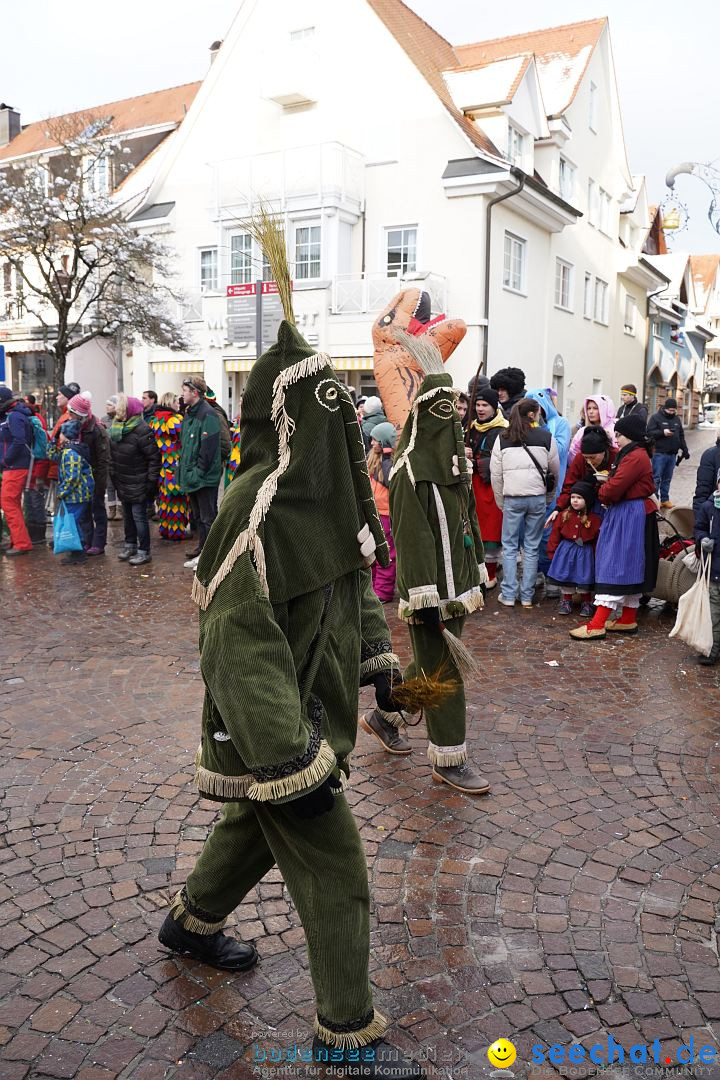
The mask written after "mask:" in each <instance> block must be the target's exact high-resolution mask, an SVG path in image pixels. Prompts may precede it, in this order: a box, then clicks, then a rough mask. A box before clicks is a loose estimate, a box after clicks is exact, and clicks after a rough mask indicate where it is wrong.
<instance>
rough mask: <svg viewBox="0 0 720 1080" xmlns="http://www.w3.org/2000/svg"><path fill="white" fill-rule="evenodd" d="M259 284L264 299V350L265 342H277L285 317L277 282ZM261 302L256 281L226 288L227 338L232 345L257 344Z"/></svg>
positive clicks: (261, 343)
mask: <svg viewBox="0 0 720 1080" xmlns="http://www.w3.org/2000/svg"><path fill="white" fill-rule="evenodd" d="M257 284H260V296H261V297H262V311H261V314H262V341H261V342H260V347H261V348H262V345H263V343H264V344H267V345H270V344H272V342H274V341H275V340H276V338H277V335H278V330H279V328H280V323H281V322H282V320H283V318H284V317H285V316H284V312H283V307H282V303H281V301H280V297H279V295H278V287H277V283H276V282H275V281H263V282H262V283H260V282H258V283H257ZM258 299H259V297H258V290H257V285H256V283H254V282H252V283H251V282H248V283H247V284H244V285H228V286H227V338H228V341H229V342H231V343H232V344H233V345H249V344H250V343H251V342H255V341H256V338H257V328H256V320H257V306H258ZM259 351H260V350H258V354H259Z"/></svg>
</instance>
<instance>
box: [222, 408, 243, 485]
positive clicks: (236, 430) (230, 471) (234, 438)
mask: <svg viewBox="0 0 720 1080" xmlns="http://www.w3.org/2000/svg"><path fill="white" fill-rule="evenodd" d="M230 443H231V450H230V457H229V458H228V460H227V465H226V466H225V486H226V487H227V485H228V484H229V483H230V481H231V480H232V479H233V477H234V476H235V473H236V472H237V470H238V465H239V464H240V421H239V420H235V421H234V422H233V423H232V424H231V425H230Z"/></svg>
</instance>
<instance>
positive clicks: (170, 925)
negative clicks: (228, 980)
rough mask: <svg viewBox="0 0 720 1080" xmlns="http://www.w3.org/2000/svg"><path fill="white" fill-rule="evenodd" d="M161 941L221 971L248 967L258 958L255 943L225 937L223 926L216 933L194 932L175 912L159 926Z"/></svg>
mask: <svg viewBox="0 0 720 1080" xmlns="http://www.w3.org/2000/svg"><path fill="white" fill-rule="evenodd" d="M158 941H159V942H160V944H161V945H164V946H165V948H166V949H172V951H173V952H176V953H182V954H183V955H185V956H192V957H193V959H194V960H200V961H201V963H203V964H209V965H210V967H215V968H220V969H221V970H222V971H249V970H250V968H251V967H255V964H257V960H258V954H257V951H256V950H255V948H254V946H252V945H244V944H243V943H242V942H241V941H235V940H234V938H229V937H226V936H225V934H223V932H222V931H221V930H217V931H216V932H215V933H214V934H192V933H190V931H189V930H185V929H184V928H183V927H182V926H181V925H180V923H179V922H177V921H176V920H175V919H174V918H173V916H172V914H170V915H167V916H166V918H165V922H164V923H163V924H162V926H161V927H160V932H159V934H158Z"/></svg>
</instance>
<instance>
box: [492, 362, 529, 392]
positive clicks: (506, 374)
mask: <svg viewBox="0 0 720 1080" xmlns="http://www.w3.org/2000/svg"><path fill="white" fill-rule="evenodd" d="M490 385H491V386H492V388H493V390H507V392H508V394H509V395H510V397H515V395H516V394H522V392H523V390H524V389H525V372H524V371H522V370H521V369H520V368H518V367H506V368H500V370H499V371H496V372H495V374H494V375H493V376H492V377H491V379H490Z"/></svg>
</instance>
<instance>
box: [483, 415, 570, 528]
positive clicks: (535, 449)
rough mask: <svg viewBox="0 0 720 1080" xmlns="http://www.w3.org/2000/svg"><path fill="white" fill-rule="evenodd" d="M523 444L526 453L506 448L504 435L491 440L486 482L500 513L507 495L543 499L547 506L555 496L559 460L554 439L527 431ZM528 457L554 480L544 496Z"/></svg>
mask: <svg viewBox="0 0 720 1080" xmlns="http://www.w3.org/2000/svg"><path fill="white" fill-rule="evenodd" d="M526 444H527V448H528V449H527V450H526V449H525V447H523V446H509V445H508V442H507V434H506V433H505V432H503V433H502V435H500V436H499V438H497V439H496V440H495V445H494V446H493V451H492V455H491V457H490V482H491V484H492V489H493V495H494V496H495V502H496V503H497V505H498V506H499V507H500V509H502V505H503V500H504V499H505V497H506V496H507V495H544V496H545V498H546V502H547V503H551V502H552V501H553V499H554V498H555V496H556V494H557V482H558V476H559V475H560V458H559V456H558V448H557V443H556V442H555V439H554V438H553V437H552V435H551V434H550V432H549V431H548V430H547V428H531V430H530V431H529V432H528V433H527V436H526ZM528 451H529V453H528ZM529 454H532V456H533V457H534V458H535V460H536V461H537V463H538V465H539V466H540V468H541V469H542V470H543V472H544V473H547V471H548V470H549V471H550V472H551V473H552V475H553V476H554V477H555V489H556V490H555V491H554V492H551V493H548V492H547V490H546V488H545V484H544V483H543V478H542V477H541V475H540V473H539V472H538V470H537V469H536V468H535V466H534V465H533V463H532V461H531V460H530V457H529Z"/></svg>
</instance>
